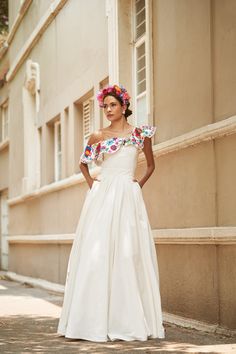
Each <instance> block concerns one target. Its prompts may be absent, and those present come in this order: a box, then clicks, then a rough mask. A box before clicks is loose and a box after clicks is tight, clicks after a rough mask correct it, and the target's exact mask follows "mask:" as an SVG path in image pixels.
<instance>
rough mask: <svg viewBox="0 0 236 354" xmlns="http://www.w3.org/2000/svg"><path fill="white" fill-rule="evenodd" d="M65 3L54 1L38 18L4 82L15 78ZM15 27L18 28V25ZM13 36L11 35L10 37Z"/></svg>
mask: <svg viewBox="0 0 236 354" xmlns="http://www.w3.org/2000/svg"><path fill="white" fill-rule="evenodd" d="M67 1H68V0H54V2H53V3H52V4H51V5H50V6H49V8H48V10H47V11H46V13H45V14H44V15H43V16H42V17H41V18H40V20H39V22H38V24H37V26H36V27H35V29H34V30H33V32H32V33H31V35H30V36H29V37H28V39H27V40H26V42H25V44H24V45H23V46H22V48H21V50H20V51H19V52H18V54H17V55H16V57H15V60H14V61H13V63H12V65H11V67H10V69H9V71H8V73H7V76H6V80H7V81H8V82H9V81H11V80H12V79H13V78H14V77H15V75H16V73H17V72H18V70H19V68H20V67H21V65H22V64H23V63H24V61H25V60H26V58H27V57H28V55H29V53H30V52H31V50H32V49H33V48H34V46H35V44H36V43H37V42H38V40H39V39H40V37H41V36H42V34H43V33H44V32H45V31H46V29H47V27H48V26H49V25H50V24H51V22H52V21H53V20H54V18H55V17H56V16H57V15H58V13H59V12H60V10H61V9H62V8H63V6H64V5H65V4H66V2H67ZM30 3H31V2H29V5H30ZM26 11H27V10H26ZM26 11H25V12H26ZM25 12H24V14H25ZM21 20H22V18H21ZM21 20H20V21H21ZM15 26H16V25H15ZM17 26H19V24H18V25H17ZM17 28H18V27H16V29H15V32H16V30H17ZM15 32H14V34H15ZM14 34H11V36H12V35H14ZM10 38H11V37H10ZM7 42H8V39H7Z"/></svg>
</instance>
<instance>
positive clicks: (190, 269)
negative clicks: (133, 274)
mask: <svg viewBox="0 0 236 354" xmlns="http://www.w3.org/2000/svg"><path fill="white" fill-rule="evenodd" d="M235 253H236V247H235V245H234V246H232V245H227V246H223V245H222V246H221V245H217V246H215V245H158V247H157V254H158V259H159V264H160V287H161V299H162V304H163V309H164V311H167V312H170V313H175V314H177V315H180V316H185V317H189V318H194V319H196V320H199V321H204V322H208V323H211V324H216V323H219V324H220V325H221V326H222V327H228V328H232V329H233V328H234V329H235V328H236V317H235V311H236V307H235V293H236V283H235V281H234V279H236V268H235Z"/></svg>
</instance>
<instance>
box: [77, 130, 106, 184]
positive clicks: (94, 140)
mask: <svg viewBox="0 0 236 354" xmlns="http://www.w3.org/2000/svg"><path fill="white" fill-rule="evenodd" d="M101 138H102V136H101V132H100V131H97V132H94V133H92V134H91V135H90V137H89V139H88V141H87V145H92V144H95V143H97V142H98V141H100V140H101ZM79 167H80V171H81V172H82V174H83V176H84V178H85V180H86V182H87V183H88V185H89V188H90V189H91V188H92V185H93V181H94V180H97V179H96V178H92V177H91V175H90V173H89V169H88V164H87V163H84V162H80V164H79Z"/></svg>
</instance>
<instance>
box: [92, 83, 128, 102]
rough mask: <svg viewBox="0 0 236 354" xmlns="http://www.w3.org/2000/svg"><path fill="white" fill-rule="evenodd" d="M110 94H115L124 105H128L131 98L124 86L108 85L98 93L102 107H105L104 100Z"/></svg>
mask: <svg viewBox="0 0 236 354" xmlns="http://www.w3.org/2000/svg"><path fill="white" fill-rule="evenodd" d="M109 93H114V94H115V95H116V96H118V97H120V98H121V100H122V102H123V104H128V103H129V100H130V98H131V97H130V95H129V94H128V92H127V90H126V89H125V88H124V87H123V86H122V85H120V86H118V85H108V86H107V87H105V88H104V89H101V90H100V91H99V92H98V93H97V99H98V102H99V106H100V107H103V99H104V97H105V96H106V95H107V94H109Z"/></svg>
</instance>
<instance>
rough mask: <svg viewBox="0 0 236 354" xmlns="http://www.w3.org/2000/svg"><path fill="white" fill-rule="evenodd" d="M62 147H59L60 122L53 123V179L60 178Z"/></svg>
mask: <svg viewBox="0 0 236 354" xmlns="http://www.w3.org/2000/svg"><path fill="white" fill-rule="evenodd" d="M61 160H62V149H61V122H60V121H56V122H55V123H54V161H55V173H54V175H55V181H59V180H60V179H61V169H62V164H61Z"/></svg>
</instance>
